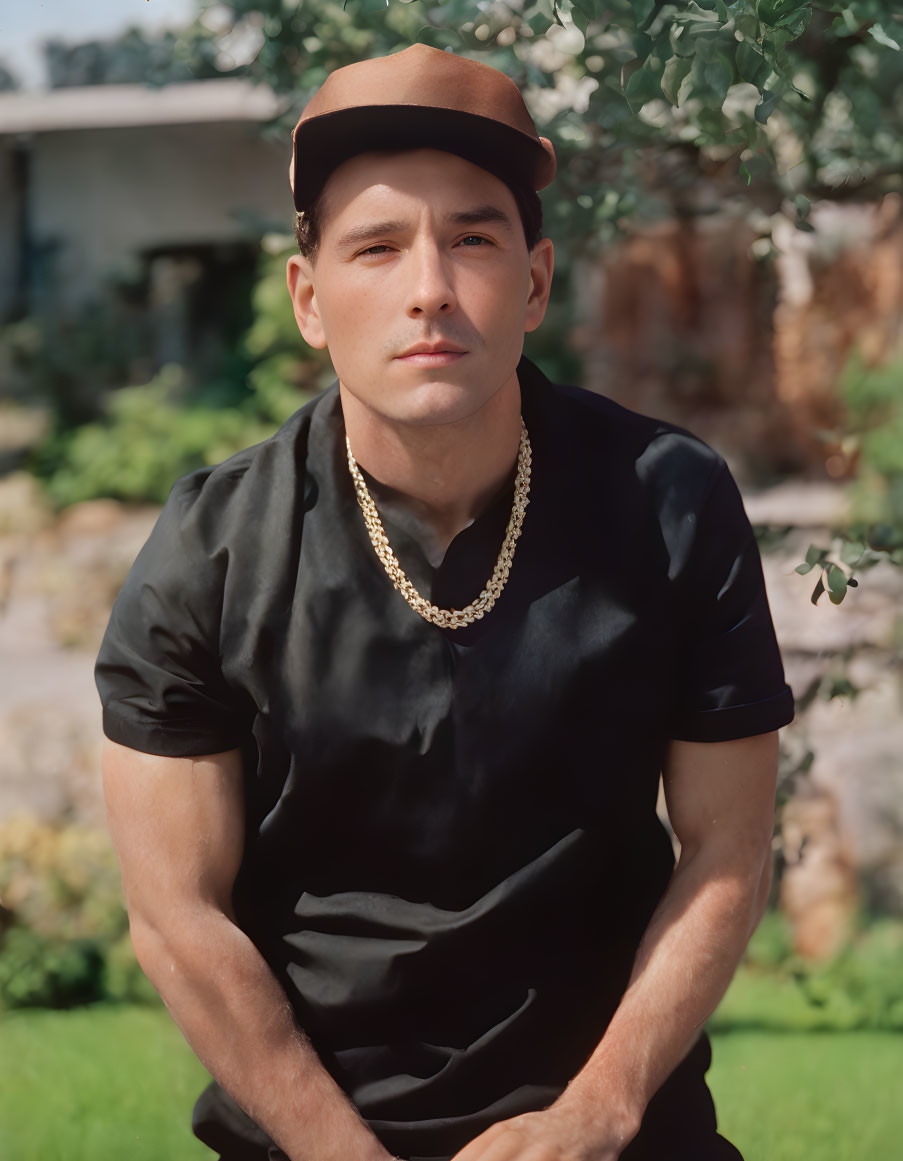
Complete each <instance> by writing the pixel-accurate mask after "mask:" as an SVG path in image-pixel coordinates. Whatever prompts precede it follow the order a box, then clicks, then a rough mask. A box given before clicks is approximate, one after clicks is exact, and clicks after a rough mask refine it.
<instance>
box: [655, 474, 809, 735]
mask: <svg viewBox="0 0 903 1161" xmlns="http://www.w3.org/2000/svg"><path fill="white" fill-rule="evenodd" d="M684 519H685V521H687V522H688V523H689V525H690V526H691V527H692V526H693V525H695V527H692V533H691V537H690V541H689V543H690V547H689V551H688V552H687V554H686V558H685V561H684V562H683V568H682V570H681V574H680V576H679V577H678V578H676V579H677V585H676V590H675V593H676V597H677V600H676V605H677V609H678V615H679V616H680V618H681V623H682V627H683V632H682V633H681V634H680V641H681V644H680V648H679V653H678V663H677V671H676V685H677V694H676V705H677V711H676V714H675V717H674V720H673V725H672V730H671V736H672V737H674V738H677V739H681V740H683V741H690V742H723V741H730V740H732V739H736V738H743V737H751V736H752V735H754V734H764V733H769V732H770V731H772V730H776V729H778V728H779V727H781V726H785V725H787V724H788V722H790V721H792V720H793V695H792V693H791V691H790V688H789V686H788V685H787V683H786V682H785V680H784V669H783V665H782V663H781V655H780V651H779V649H778V643H777V639H776V637H775V631H774V626H773V624H772V619H771V612H770V610H769V607H768V598H767V595H766V592H765V581H764V577H763V575H762V562H761V559H760V556H759V549H758V545H757V544H756V540H755V536H754V535H753V531H752V528H751V527H750V523H749V520H748V519H747V516H746V512H745V511H744V509H743V501H742V499H741V497H740V493H739V490H738V488H737V485H736V484H735V482H734V480H733V478H732V476H731V474H730V472H729V471H728V469H727V467H726V466H725V465H724V464H723V463H721V464H720V466H719V467H717V468H716V470H715V471H714V473H713V476H712V480H711V485H710V487H709V488H708V489H707V492H706V495H705V498H704V501H703V503H702V505H701V507H700V510H699V513H698V514H689V515H686V516H685V517H684Z"/></svg>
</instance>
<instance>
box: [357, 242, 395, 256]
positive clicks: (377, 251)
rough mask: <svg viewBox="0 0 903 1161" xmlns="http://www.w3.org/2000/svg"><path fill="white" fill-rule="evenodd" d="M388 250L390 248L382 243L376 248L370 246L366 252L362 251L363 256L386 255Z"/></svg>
mask: <svg viewBox="0 0 903 1161" xmlns="http://www.w3.org/2000/svg"><path fill="white" fill-rule="evenodd" d="M388 249H389V247H388V246H384V245H382V244H381V243H380V244H377V245H376V246H368V247H367V249H366V250H361V254H385V253H386V251H387V250H388Z"/></svg>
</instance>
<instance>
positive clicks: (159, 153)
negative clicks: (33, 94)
mask: <svg viewBox="0 0 903 1161" xmlns="http://www.w3.org/2000/svg"><path fill="white" fill-rule="evenodd" d="M33 142H34V155H33V162H32V171H31V206H32V230H33V233H34V236H35V239H36V240H37V241H38V243H39V244H41V245H45V244H51V243H54V242H58V243H59V251H58V261H57V264H56V266H55V270H56V273H57V278H58V290H59V295H60V297H59V302H60V305H62V306H63V307H64V308H66V307H70V306H73V305H75V304H76V303H77V302H78V301H79V300H80V299H83V298H89V297H91V295H92V292H94V291H95V290H96V289H98V288H99V286H101V285H102V283H103V281H104V278H105V277H106V276H107V275H108V274H110V273H114V274H115V273H116V272H117V271H124V270H128V269H129V267H130V265H131V264H132V263H133V262H134V260H135V258H136V256H137V255H138V254H139V253H140V252H141V251H144V250H147V249H150V248H153V247H158V246H169V245H184V244H205V243H216V242H234V241H237V240H240V239H242V238H246V237H249V236H253V230H251V229H249V227H248V226H247V225H246V223H244V222H242V221H241V220H240V219H239V218H238V217H236V211H241V210H245V211H248V210H250V211H253V212H255V213H257V214H259V215H262V216H264V217H266V218H268V219H271V220H272V221H273V222H274V223H277V224H279V225H280V226H283V227H284V228H285V229H290V227H291V223H292V220H293V207H292V201H291V193H290V191H289V186H288V160H289V149H290V145H289V141H288V138H286V142H285V144H284V147H282V146H279V145H274V144H272V143H270V142H266V141H264V140H262V139H261V136H260V131H259V128H258V127H257V126H256V125H254V124H248V123H244V124H214V125H175V126H152V127H147V128H144V127H142V128H130V129H118V128H117V129H91V130H75V131H70V132H49V133H42V134H39V135H37V136H35V137H34V138H33ZM0 238H2V227H0ZM0 245H2V241H0Z"/></svg>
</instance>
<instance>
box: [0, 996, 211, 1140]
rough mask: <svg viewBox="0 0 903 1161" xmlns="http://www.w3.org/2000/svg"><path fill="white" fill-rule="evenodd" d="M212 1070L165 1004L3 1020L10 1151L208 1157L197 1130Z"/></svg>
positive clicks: (0, 1053) (1, 1063)
mask: <svg viewBox="0 0 903 1161" xmlns="http://www.w3.org/2000/svg"><path fill="white" fill-rule="evenodd" d="M206 1080H207V1075H206V1073H205V1072H204V1069H203V1068H202V1067H201V1065H200V1064H198V1062H197V1060H196V1059H195V1058H194V1056H193V1055H192V1052H191V1050H190V1049H189V1048H188V1046H187V1045H186V1043H185V1041H184V1040H183V1039H182V1036H181V1034H180V1032H179V1031H178V1029H177V1028H176V1027H175V1025H174V1024H173V1023H172V1021H171V1020H170V1018H169V1015H168V1013H167V1012H166V1011H165V1010H163V1009H159V1008H126V1007H92V1008H79V1009H76V1010H74V1011H71V1012H43V1011H34V1012H12V1013H10V1014H8V1015H4V1016H3V1018H2V1020H0V1157H2V1158H3V1161H204V1159H207V1161H210V1159H211V1158H212V1157H213V1154H212V1153H211V1152H210V1151H209V1149H206V1148H205V1147H204V1146H203V1145H201V1144H200V1143H199V1142H198V1141H196V1140H195V1139H194V1137H193V1136H192V1135H191V1128H190V1119H191V1107H192V1105H193V1103H194V1099H195V1097H196V1096H197V1094H198V1093H199V1092H200V1090H201V1089H202V1087H203V1086H204V1084H205V1083H206Z"/></svg>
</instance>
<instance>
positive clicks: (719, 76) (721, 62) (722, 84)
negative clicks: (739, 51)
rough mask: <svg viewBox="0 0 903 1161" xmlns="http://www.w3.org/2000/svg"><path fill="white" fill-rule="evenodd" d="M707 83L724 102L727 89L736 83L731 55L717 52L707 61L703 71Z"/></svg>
mask: <svg viewBox="0 0 903 1161" xmlns="http://www.w3.org/2000/svg"><path fill="white" fill-rule="evenodd" d="M703 76H704V77H705V81H706V84H707V85H708V86H709V88H711V90H712V91H713V92H714V93H715V95H716V96H717V97H718V99H719V101H721V102H722V104H723V103H724V98H725V97H726V96H727V91H728V89H729V88H730V87H731V85H732V84H733V83H734V66H733V63H732V61H731V59H730V57H729V56H728V55H727V54H726V53H724V52H716V53H714V54H713V55H712V58H711V59H710V60H708V61H706V64H705V69H704V71H703Z"/></svg>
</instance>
